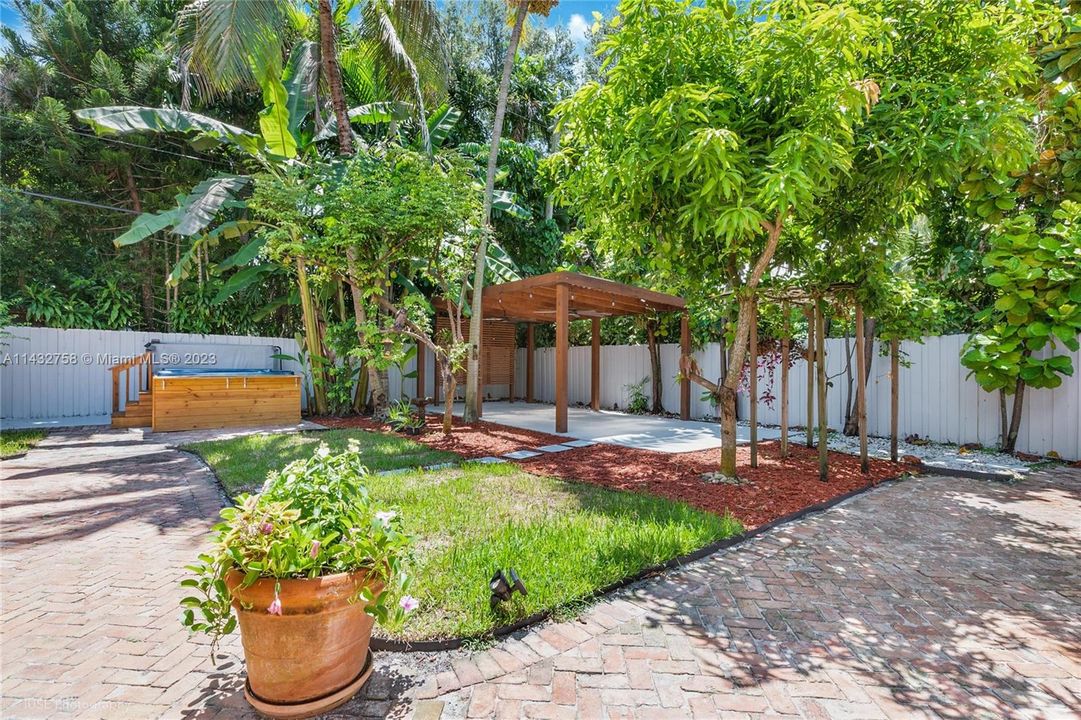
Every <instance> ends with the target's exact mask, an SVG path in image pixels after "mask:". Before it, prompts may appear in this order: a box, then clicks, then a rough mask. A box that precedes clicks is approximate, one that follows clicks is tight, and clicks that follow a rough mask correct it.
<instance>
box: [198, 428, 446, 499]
mask: <svg viewBox="0 0 1081 720" xmlns="http://www.w3.org/2000/svg"><path fill="white" fill-rule="evenodd" d="M350 439H353V440H356V441H357V442H359V443H360V450H361V453H363V455H364V460H365V463H366V464H367V466H368V469H370V470H372V471H379V470H397V469H399V468H415V467H423V466H425V465H436V464H438V463H443V462H452V461H456V460H458V456H457V455H454V454H453V453H449V452H444V451H442V450H433V449H431V448H429V447H428V446H426V445H422V444H420V443H418V442H414V441H412V440H409V439H408V438H405V437H403V436H399V435H391V434H388V433H378V432H370V431H368V430H320V431H316V432H304V433H267V434H256V435H247V436H244V437H238V438H233V439H231V440H215V441H210V442H201V443H194V444H192V445H188V446H186V447H185V448H184V449H185V450H190V451H191V452H194V453H195V454H197V455H199V456H200V457H202V458H203V459H204V460H206V462H207V464H208V465H210V466H211V467H212V468H214V472H216V473H217V474H218V479H219V480H220V481H221V484H222V485H223V486H224V487H225V490H226V492H228V493H229V494H230V495H232V496H236V495H239V494H240V493H242V492H255V491H256V490H258V489H259V488H260V487H262V485H263V481H264V480H266V476H267V473H268V472H270V471H271V470H279V469H281V468H282V467H284V466H285V465H287V464H289V463H290V462H292V461H293V460H296V459H298V458H307V457H311V454H312V453H313V452H314V451H315V448H316V447H317V446H318V445H319V443H321V442H325V443H326V444H327V445H329V446H330V450H331V452H341V451H343V450H345V446H346V443H347V442H348V441H349V440H350Z"/></svg>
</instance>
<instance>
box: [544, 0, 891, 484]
mask: <svg viewBox="0 0 1081 720" xmlns="http://www.w3.org/2000/svg"><path fill="white" fill-rule="evenodd" d="M768 8H769V11H768V12H765V11H764V10H763V7H761V6H759V5H758V4H754V3H752V4H749V5H743V6H737V5H734V4H732V5H729V4H721V3H717V4H707V5H706V6H704V7H701V6H697V5H693V4H691V3H689V2H679V3H677V2H665V1H662V0H647V1H646V2H624V3H622V4H621V5H620V17H619V18H618V22H619V23H620V26H619V28H618V30H616V31H615V32H614V33H612V34H611V35H609V36H608V37H607V38H606V39H605V40H604V41H603V42H602V43H601V44H600V48H599V52H600V53H604V54H607V55H608V57H609V58H610V60H609V64H608V65H607V67H606V68H605V69H604V70H603V71H602V73H603V82H599V83H590V84H588V85H586V86H585V87H583V88H582V89H581V90H579V91H578V93H576V94H575V95H574V96H573V97H572V98H570V99H569V100H567V101H565V102H564V103H561V104H560V105H559V106H558V107H557V109H556V113H555V114H556V116H557V117H559V118H560V123H559V131H560V139H561V143H562V150H561V151H560V152H559V153H557V154H556V155H555V156H553V158H552V159H551V160H550V168H551V170H552V172H553V174H554V175H555V177H556V179H557V180H558V181H559V190H558V197H559V198H560V199H561V201H562V202H564V203H566V204H569V205H571V206H572V207H573V208H574V209H576V210H577V211H578V212H579V213H580V214H581V216H582V220H583V222H585V223H588V224H605V223H607V224H611V225H613V226H614V227H615V228H620V227H627V228H639V229H642V228H646V229H647V231H646V232H633V233H627V234H626V235H621V234H620V233H618V232H608V233H603V234H602V235H601V237H602V238H604V239H605V242H606V244H607V247H602V250H610V251H612V252H616V253H620V254H624V255H625V256H627V257H628V259H629V261H631V262H641V263H642V264H643V266H644V267H648V268H650V269H652V270H654V271H656V272H658V273H659V274H661V275H664V276H670V277H671V276H680V277H682V278H683V282H684V284H685V285H686V286H695V287H692V288H690V289H691V290H692V291H693V292H691V294H701V293H702V292H703V290H705V294H707V295H708V296H710V297H712V298H714V299H715V300H719V299H720V298H721V296H722V295H723V294H724V291H725V289H726V288H731V290H732V291H734V292H735V294H736V297H737V300H738V308H739V311H738V316H737V319H736V323H735V332H734V339H733V343H732V350H731V356H730V363H731V366H732V367H742V366H743V363H744V360H745V358H746V347H747V338H748V331H749V328H750V321H751V313H752V312H753V303H754V296H755V291H756V289H757V288H758V286H759V284H760V283H761V282H762V280H763V278H765V277H767V276H768V273H769V271H770V269H771V267H772V265H773V259H774V256H775V254H776V253H777V251H778V248H779V246H780V245H781V240H782V237H783V236H784V234H785V229H786V227H787V224H788V223H790V222H791V221H793V220H798V219H800V218H802V217H803V216H804V215H806V214H809V213H811V212H813V211H814V209H815V207H816V205H817V202H818V200H819V198H820V197H821V196H822V195H824V194H825V193H826V192H828V190H829V189H830V188H831V187H833V186H834V185H835V183H836V182H837V180H838V178H840V177H841V176H843V174H844V173H845V172H847V171H848V169H849V168H850V167H851V164H852V159H853V156H854V154H855V148H854V146H853V140H854V134H855V129H856V128H857V127H858V126H859V124H861V123H862V122H864V121H865V119H866V117H867V114H868V111H869V110H870V107H871V104H872V101H873V99H874V95H875V93H876V90H875V85H874V82H873V80H872V79H871V78H869V77H868V76H867V72H866V64H867V61H868V59H869V57H870V56H871V55H872V54H874V53H877V52H880V49H881V48H880V45H879V44H877V43H875V42H874V39H875V38H877V37H880V36H881V35H882V33H883V28H882V23H881V22H880V21H879V20H877V19H875V18H871V17H867V16H865V15H862V14H860V13H858V12H855V11H853V10H851V9H849V8H846V7H844V6H838V7H820V6H815V7H814V8H813V9H809V8H805V7H803V6H802V4H789V3H772V4H770V5H769V6H768ZM621 237H627V238H631V239H633V242H630V243H627V242H623V241H621V239H620V238H621ZM639 238H644V241H642V242H640V241H639ZM683 372H684V373H685V374H686V375H687V376H689V377H690V378H691V379H693V380H694V381H696V382H698V383H699V384H702V385H704V386H705V387H707V388H709V389H711V390H712V391H713V392H715V394H716V400H717V402H718V405H719V406H720V408H721V434H722V438H723V441H724V444H723V447H722V450H721V472H722V473H724V474H726V475H735V472H736V442H735V437H736V388H737V386H738V383H739V376H740V373H738V372H730V373H729V374H728V376H727V377H726V378H725V380H724V382H723V383H722V384H720V385H719V386H718V385H714V384H713V383H712V382H710V381H708V380H706V379H705V378H702V377H701V376H700V375H699V374H698V372H697V369H696V368H695V367H693V365H689V364H688V365H685V366H684V367H683Z"/></svg>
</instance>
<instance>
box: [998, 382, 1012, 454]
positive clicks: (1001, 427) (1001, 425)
mask: <svg viewBox="0 0 1081 720" xmlns="http://www.w3.org/2000/svg"><path fill="white" fill-rule="evenodd" d="M1009 434H1010V418H1009V415H1007V413H1006V391H1005V390H999V391H998V444H999V447H1001V448H1002V451H1003V452H1007V450H1006V445H1007V442H1008V441H1007V436H1008V435H1009Z"/></svg>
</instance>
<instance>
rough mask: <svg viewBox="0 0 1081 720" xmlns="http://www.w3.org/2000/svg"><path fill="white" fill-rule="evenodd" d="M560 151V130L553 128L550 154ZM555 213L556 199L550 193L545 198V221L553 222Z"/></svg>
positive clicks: (549, 148) (549, 146) (549, 137)
mask: <svg viewBox="0 0 1081 720" xmlns="http://www.w3.org/2000/svg"><path fill="white" fill-rule="evenodd" d="M558 150H559V130H557V129H555V128H552V132H551V134H550V135H549V136H548V154H549V155H553V154H555V153H556V152H557V151H558ZM554 213H555V199H554V198H553V197H552V193H548V194H547V195H545V196H544V219H545V220H551V219H552V215H553V214H554Z"/></svg>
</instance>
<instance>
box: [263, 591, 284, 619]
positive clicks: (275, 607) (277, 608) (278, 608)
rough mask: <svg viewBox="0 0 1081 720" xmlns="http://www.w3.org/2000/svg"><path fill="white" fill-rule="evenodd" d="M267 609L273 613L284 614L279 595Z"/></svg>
mask: <svg viewBox="0 0 1081 720" xmlns="http://www.w3.org/2000/svg"><path fill="white" fill-rule="evenodd" d="M266 611H267V612H268V613H270V614H271V615H281V614H282V601H281V599H280V598H279V597H278V596H277V595H275V596H274V602H272V603H270V606H269V607H267V609H266Z"/></svg>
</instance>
